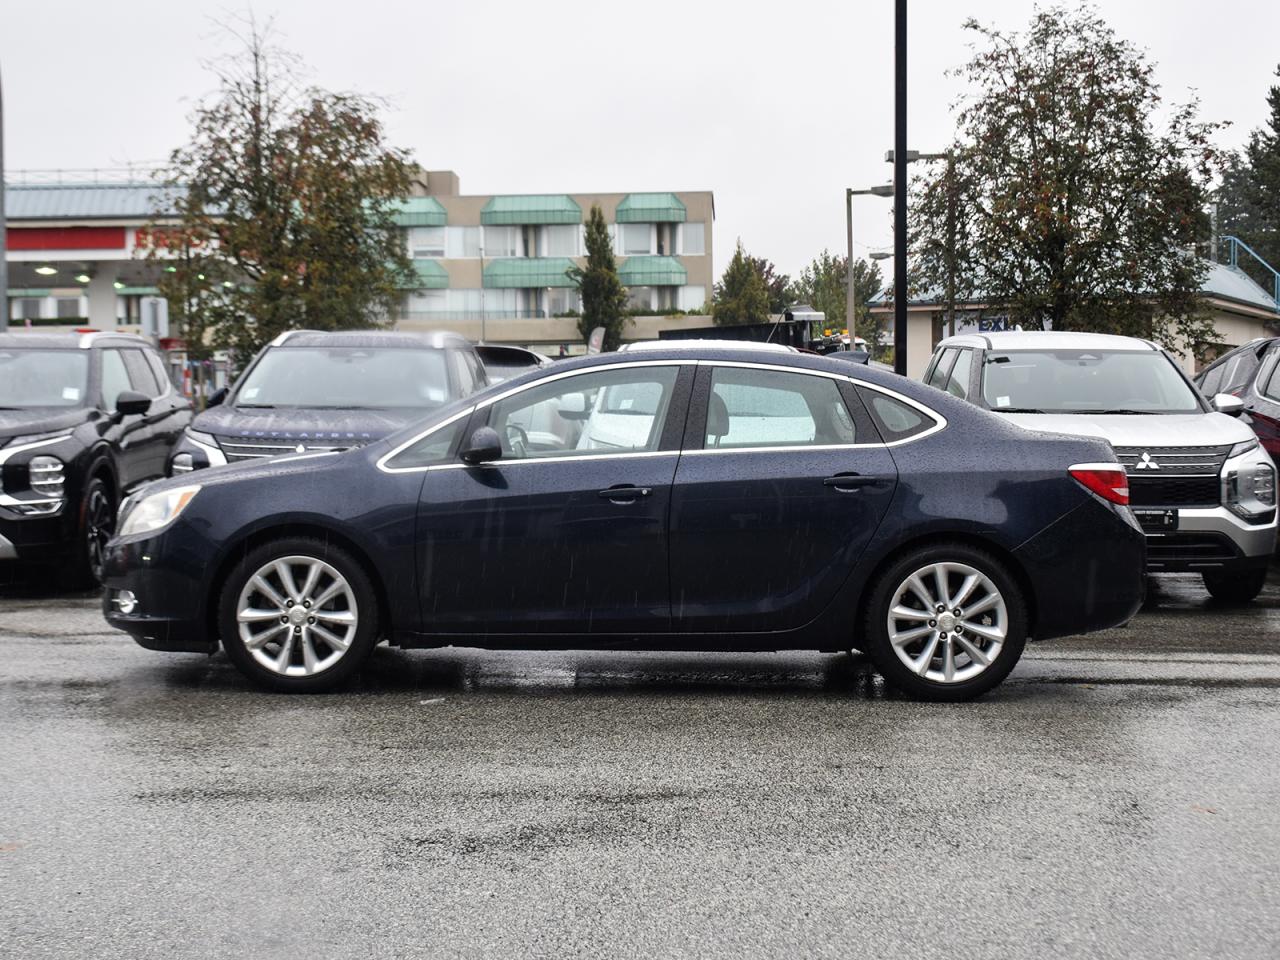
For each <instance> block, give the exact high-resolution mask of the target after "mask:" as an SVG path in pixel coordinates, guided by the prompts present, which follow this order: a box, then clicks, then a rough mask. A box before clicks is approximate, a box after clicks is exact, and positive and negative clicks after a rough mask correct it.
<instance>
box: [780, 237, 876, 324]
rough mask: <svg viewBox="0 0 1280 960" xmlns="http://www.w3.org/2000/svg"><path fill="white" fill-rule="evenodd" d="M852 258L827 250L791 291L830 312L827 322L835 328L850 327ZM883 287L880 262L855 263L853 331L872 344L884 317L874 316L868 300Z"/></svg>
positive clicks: (798, 298)
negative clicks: (849, 276)
mask: <svg viewBox="0 0 1280 960" xmlns="http://www.w3.org/2000/svg"><path fill="white" fill-rule="evenodd" d="M847 262H848V258H847V257H843V256H840V255H839V254H832V253H831V252H830V251H827V250H823V251H822V253H820V254H818V256H817V257H816V258H814V260H813V262H812V263H810V264H809V265H808V266H807V267H805V268H804V269H803V270H801V271H800V277H799V279H797V280H796V281H795V282H794V283H793V284H791V288H790V290H789V291H788V296H789V298H790V299H791V300H793V301H795V302H797V303H807V304H809V305H810V306H812V307H813V308H814V309H815V310H821V311H822V312H823V313H825V314H826V315H827V324H828V325H829V326H830V327H831V328H832V329H833V330H839V329H843V328H846V327H849V324H848V323H847V321H846V317H845V314H846V307H847V303H848V300H847V297H848V290H847V287H846V278H847V276H848V273H847V269H848V268H847ZM882 289H883V280H882V279H881V276H880V265H879V264H878V263H868V262H867V261H866V260H855V261H854V263H853V309H854V322H853V326H852V327H849V332H850V333H851V334H854V335H857V336H860V337H864V338H866V340H867V342H868V343H870V344H875V343H877V342H878V330H877V327H878V324H879V323H880V321H878V320H876V319H875V318H873V317H872V316H871V311H870V309H869V308H868V306H867V301H869V300H870V299H871V298H872V297H874V296H875V295H876V294H878V293H879V292H880V291H881V290H882Z"/></svg>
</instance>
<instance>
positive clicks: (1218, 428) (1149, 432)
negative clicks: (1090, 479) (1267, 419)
mask: <svg viewBox="0 0 1280 960" xmlns="http://www.w3.org/2000/svg"><path fill="white" fill-rule="evenodd" d="M993 412H994V413H999V414H1000V416H1002V417H1004V418H1005V419H1006V420H1008V421H1010V422H1011V423H1016V424H1017V425H1018V426H1020V427H1025V428H1026V429H1028V430H1043V431H1045V432H1048V433H1062V434H1070V435H1072V436H1077V437H1098V438H1100V439H1102V440H1109V441H1110V442H1111V445H1112V446H1113V447H1216V446H1223V445H1226V444H1233V443H1240V442H1241V441H1242V440H1252V439H1253V431H1252V430H1250V429H1249V427H1248V426H1247V425H1245V424H1244V423H1242V422H1241V421H1239V420H1237V419H1236V418H1235V417H1229V416H1227V415H1226V414H1224V413H1186V414H1182V413H1177V414H1160V415H1155V416H1144V415H1138V416H1133V415H1129V416H1125V415H1116V414H1112V415H1101V414H1072V413H1066V414H1058V413H1000V411H999V410H995V411H993Z"/></svg>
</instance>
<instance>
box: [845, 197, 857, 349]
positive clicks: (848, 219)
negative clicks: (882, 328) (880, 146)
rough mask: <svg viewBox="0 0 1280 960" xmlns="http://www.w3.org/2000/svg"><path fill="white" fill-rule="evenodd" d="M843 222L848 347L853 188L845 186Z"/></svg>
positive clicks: (850, 308)
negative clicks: (846, 239)
mask: <svg viewBox="0 0 1280 960" xmlns="http://www.w3.org/2000/svg"><path fill="white" fill-rule="evenodd" d="M844 224H845V230H846V231H847V232H848V234H849V255H848V257H847V258H846V259H845V262H844V279H845V293H844V325H845V327H846V329H848V331H849V347H850V349H852V348H853V338H854V336H855V333H854V329H853V190H852V188H850V187H845V191H844Z"/></svg>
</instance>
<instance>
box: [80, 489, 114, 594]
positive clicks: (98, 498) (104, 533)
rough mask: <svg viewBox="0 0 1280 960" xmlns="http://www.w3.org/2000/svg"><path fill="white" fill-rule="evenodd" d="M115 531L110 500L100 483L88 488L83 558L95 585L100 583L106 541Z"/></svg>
mask: <svg viewBox="0 0 1280 960" xmlns="http://www.w3.org/2000/svg"><path fill="white" fill-rule="evenodd" d="M114 530H115V514H114V511H113V510H112V509H111V498H110V497H109V496H107V491H106V490H104V489H103V488H102V484H101V483H95V484H93V485H92V486H91V487H90V488H89V498H88V500H87V501H86V502H85V507H84V539H85V544H84V546H85V558H86V560H87V561H88V564H89V574H90V575H91V576H92V577H93V579H94V581H95V582H97V583H101V582H102V571H103V566H104V562H105V561H104V558H105V557H106V547H107V541H108V540H110V539H111V534H112V533H113V532H114Z"/></svg>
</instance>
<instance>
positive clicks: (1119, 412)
mask: <svg viewBox="0 0 1280 960" xmlns="http://www.w3.org/2000/svg"><path fill="white" fill-rule="evenodd" d="M1063 413H1080V414H1088V415H1090V416H1095V417H1098V416H1107V415H1115V416H1148V417H1157V416H1159V415H1160V411H1159V410H1127V409H1125V408H1123V407H1117V408H1114V409H1110V410H1064V411H1063Z"/></svg>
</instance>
